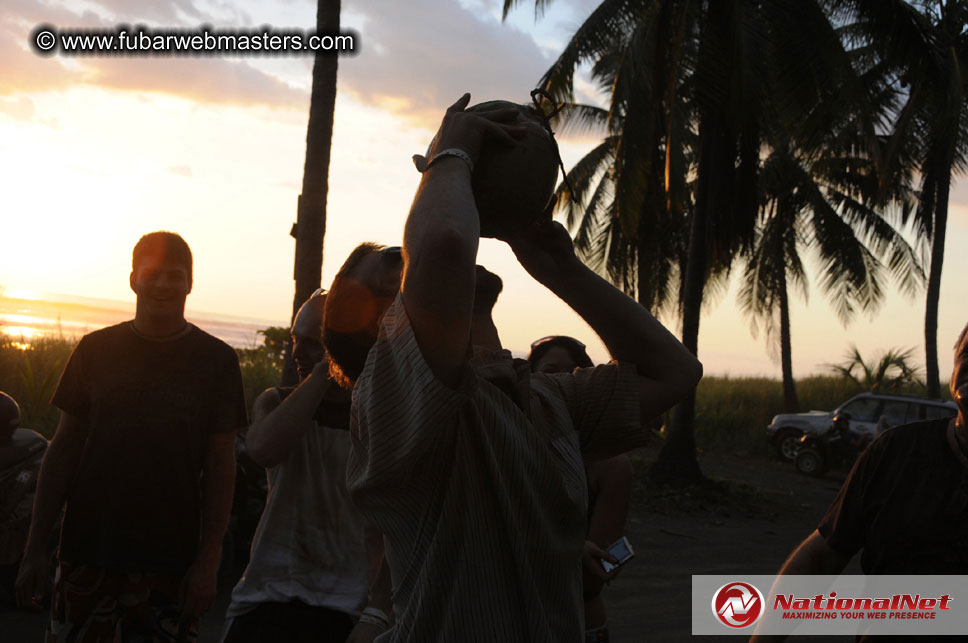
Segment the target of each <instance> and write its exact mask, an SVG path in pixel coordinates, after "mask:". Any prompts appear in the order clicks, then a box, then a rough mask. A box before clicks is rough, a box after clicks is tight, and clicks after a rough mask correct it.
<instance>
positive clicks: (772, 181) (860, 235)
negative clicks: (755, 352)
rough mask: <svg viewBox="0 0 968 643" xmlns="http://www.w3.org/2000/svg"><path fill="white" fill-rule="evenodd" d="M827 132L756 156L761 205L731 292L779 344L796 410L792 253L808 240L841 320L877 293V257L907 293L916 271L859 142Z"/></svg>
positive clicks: (899, 208) (917, 280) (786, 389)
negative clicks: (810, 149) (810, 142)
mask: <svg viewBox="0 0 968 643" xmlns="http://www.w3.org/2000/svg"><path fill="white" fill-rule="evenodd" d="M832 138H834V137H832ZM837 138H840V139H841V140H832V141H830V144H828V145H826V146H824V147H823V148H821V151H820V152H819V153H816V154H814V155H812V156H810V155H808V154H806V153H805V152H804V150H799V151H793V150H791V149H790V147H789V145H786V144H781V145H780V146H779V147H777V148H775V149H773V150H772V153H771V154H770V156H769V157H768V158H767V159H766V161H765V162H764V166H763V172H762V174H761V177H762V181H761V185H762V188H763V195H764V201H765V206H764V207H763V209H762V210H761V215H760V217H761V224H760V226H759V229H758V232H757V239H756V243H755V244H754V245H753V248H752V251H751V253H750V254H749V256H748V258H747V263H746V270H745V274H744V277H743V285H742V287H741V289H740V292H739V297H738V299H739V303H740V306H741V307H742V309H743V310H744V312H746V313H747V314H748V315H749V316H750V317H751V320H752V328H753V330H754V334H755V333H756V330H757V329H758V328H759V327H760V326H762V327H764V328H765V330H766V336H767V341H768V343H769V344H770V345H771V346H772V347H773V348H779V357H780V364H781V371H782V376H783V396H784V412H787V413H793V412H797V411H799V401H798V398H797V394H796V386H795V384H794V380H793V369H792V342H791V338H790V335H791V329H790V326H791V321H790V305H789V294H790V293H789V290H790V287H792V288H793V289H794V290H799V291H800V293H801V294H802V295H803V297H804V298H806V296H807V275H806V270H805V268H804V262H803V260H802V258H801V252H802V251H803V250H807V249H810V250H812V251H813V252H814V253H815V254H816V255H817V256H818V258H819V266H820V273H821V274H820V284H821V288H822V290H823V291H824V292H825V293H826V294H827V295H828V296H829V298H830V302H831V304H832V305H833V306H834V308H835V310H836V313H837V316H838V317H839V318H840V320H841V321H842V322H843V323H844V324H846V323H847V322H849V321H850V319H851V318H852V317H853V316H854V314H855V313H856V312H857V311H865V312H873V311H874V310H876V308H877V307H878V306H879V305H880V304H881V302H882V301H883V296H884V291H883V287H882V273H883V272H884V270H883V268H884V267H885V265H884V263H882V261H881V259H883V260H885V261H886V266H887V267H888V268H889V270H890V271H891V272H892V273H893V276H894V277H895V278H896V280H897V281H898V283H899V285H900V287H901V289H902V290H903V291H904V292H907V293H909V294H913V293H914V291H916V290H917V288H918V287H919V286H920V284H921V283H922V281H923V276H924V273H923V271H922V270H921V266H920V264H919V261H918V256H917V253H916V252H915V250H914V249H913V248H912V247H911V246H910V245H909V244H908V243H907V241H906V240H905V239H904V238H903V236H901V235H900V234H899V233H898V232H897V230H896V229H895V228H894V227H893V225H892V224H891V222H890V221H889V220H888V218H887V217H886V216H884V214H883V213H884V212H885V211H888V212H890V211H891V210H890V209H888V208H878V207H875V204H876V203H877V202H876V201H875V197H876V195H877V175H876V172H875V168H874V163H873V161H872V160H871V159H870V157H869V156H868V155H865V154H859V153H858V152H860V151H861V150H862V148H859V147H856V146H851V145H847V146H843V140H842V137H837ZM838 145H839V146H840V147H841V148H844V149H839V150H838V149H837V147H838ZM902 188H903V186H899V188H898V189H897V193H895V194H894V195H893V200H894V201H895V202H897V203H895V204H887V205H896V208H894V210H893V211H894V213H895V214H896V215H897V216H895V217H892V218H894V219H895V220H900V219H902V218H903V216H902V215H901V213H902V212H903V211H904V206H905V203H904V199H903V190H902Z"/></svg>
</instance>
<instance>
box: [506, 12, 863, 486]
mask: <svg viewBox="0 0 968 643" xmlns="http://www.w3.org/2000/svg"><path fill="white" fill-rule="evenodd" d="M514 4H516V0H505V8H506V9H507V8H509V7H510V6H513V5H514ZM546 4H547V2H546V1H544V0H537V2H536V7H537V8H538V9H539V10H540V9H541V8H542V7H543V6H545V5H546ZM823 9H824V7H823V6H822V3H820V2H802V1H800V2H797V1H794V0H788V1H774V2H768V3H764V2H758V1H756V0H716V1H712V0H710V1H706V2H690V1H688V0H605V1H604V2H603V3H602V4H601V5H599V7H598V8H597V9H595V10H594V11H593V12H592V14H591V15H590V16H589V17H588V19H587V20H586V21H585V23H584V24H583V25H582V26H581V27H579V29H578V31H576V33H575V35H574V36H573V37H572V39H571V41H570V42H569V43H568V45H567V46H566V48H565V50H564V51H563V52H562V54H561V56H559V58H558V60H557V61H556V62H555V64H554V65H553V66H552V68H551V69H549V71H548V72H547V74H546V75H545V78H544V79H543V82H544V84H545V85H546V86H547V87H549V88H550V89H551V90H552V91H553V92H557V95H559V96H560V97H562V98H569V97H570V94H571V87H572V83H573V77H574V73H575V70H576V68H577V67H578V66H579V65H580V64H582V63H584V62H592V63H594V64H595V65H596V70H597V71H601V72H608V73H607V74H602V77H603V78H606V77H608V75H609V74H610V76H611V78H612V79H613V82H612V83H611V85H610V86H609V87H610V89H609V91H610V108H609V110H608V115H609V134H610V135H611V136H613V137H617V138H616V139H615V142H614V144H613V146H612V147H611V148H610V152H611V154H612V161H613V164H612V166H611V168H610V176H609V178H610V180H611V182H612V191H613V194H614V195H616V199H615V200H616V205H615V207H614V212H613V215H614V217H615V218H616V219H617V220H618V222H619V225H620V226H621V231H622V232H623V233H624V234H625V238H626V239H629V238H634V235H632V234H629V231H632V230H634V231H638V230H639V229H640V228H639V227H638V226H637V225H636V224H638V223H639V222H641V221H643V220H645V217H647V216H657V215H660V216H662V217H664V218H665V220H667V221H670V222H673V223H680V224H681V223H682V221H683V220H684V221H685V222H686V224H687V225H688V228H687V229H686V232H685V233H684V234H683V235H682V238H683V240H684V244H683V245H684V246H685V248H686V253H685V256H686V260H685V263H684V264H683V265H681V278H682V281H681V283H682V287H681V291H680V298H679V303H680V307H681V313H682V340H683V344H684V345H685V346H686V347H687V348H688V349H689V350H691V351H692V352H693V353H696V352H697V345H698V334H699V321H700V315H701V311H702V306H703V299H704V294H705V289H706V287H707V284H708V279H709V276H710V274H713V273H714V272H716V269H717V268H720V269H722V268H728V266H730V265H731V263H732V260H733V258H734V257H735V256H736V255H737V253H738V251H740V250H742V249H744V248H748V247H749V246H750V244H751V243H752V241H753V236H754V228H755V222H756V214H757V211H758V199H757V196H758V190H757V180H758V174H759V163H760V149H761V145H762V132H761V122H762V120H763V117H764V110H765V107H766V105H767V104H768V102H769V103H770V104H772V108H773V109H775V110H777V111H779V112H782V113H789V112H792V111H796V110H800V109H809V108H810V106H812V105H814V104H816V103H817V102H818V101H820V100H826V99H829V97H830V95H831V92H830V91H829V89H828V86H832V87H836V88H838V90H839V93H838V100H840V101H841V102H846V103H852V102H853V101H854V100H855V98H854V97H852V96H850V95H849V91H850V90H851V89H852V87H853V86H852V84H851V83H849V82H845V81H843V80H841V79H842V78H843V77H844V76H845V75H846V76H850V75H851V74H852V73H853V72H852V68H851V67H850V61H849V58H848V56H847V55H846V52H845V51H844V49H843V46H842V43H841V40H840V38H839V36H838V35H837V33H836V31H835V30H834V29H833V27H832V26H831V24H830V22H829V20H828V19H827V16H826V15H825V13H824V11H823ZM617 52H618V53H617ZM770 69H775V70H779V71H777V72H776V73H770V72H769V70H770ZM768 80H769V81H771V82H767V81H768ZM600 82H601V80H600ZM602 84H603V85H604V84H606V83H602ZM683 195H686V196H685V198H683ZM676 215H681V217H678V219H677V216H676ZM644 229H645V230H647V231H652V230H663V229H664V228H663V227H662V226H659V225H647V226H645V228H644ZM660 242H661V239H660ZM639 265H642V264H641V256H639ZM640 299H641V297H640ZM694 418H695V398H694V396H690V397H689V398H688V399H686V400H685V401H684V402H683V403H681V404H680V405H679V406H678V407H677V409H676V412H675V415H674V419H673V422H672V424H671V426H670V428H669V432H668V439H667V441H666V443H665V445H664V447H663V449H662V452H661V453H660V456H659V459H658V461H657V462H656V465H655V466H654V467H653V470H652V474H653V476H654V477H655V478H657V479H659V480H669V479H673V478H678V479H684V480H687V481H688V480H695V479H697V478H699V477H701V471H700V470H699V467H698V463H697V461H696V456H695V443H694V438H693V429H694Z"/></svg>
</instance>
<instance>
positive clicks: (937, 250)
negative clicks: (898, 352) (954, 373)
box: [924, 160, 951, 398]
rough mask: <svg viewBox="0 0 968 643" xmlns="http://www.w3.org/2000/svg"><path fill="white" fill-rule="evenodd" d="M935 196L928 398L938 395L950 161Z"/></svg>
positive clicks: (926, 319)
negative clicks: (939, 308)
mask: <svg viewBox="0 0 968 643" xmlns="http://www.w3.org/2000/svg"><path fill="white" fill-rule="evenodd" d="M941 170H942V172H943V173H942V174H941V175H940V176H939V177H938V181H937V185H938V195H937V199H936V202H935V216H934V239H933V240H932V243H931V269H930V271H929V273H928V293H927V300H926V302H925V306H924V352H925V379H926V380H927V386H928V391H927V392H928V397H931V398H940V397H941V380H940V377H939V373H938V299H939V298H940V296H941V267H942V264H943V263H944V240H945V232H946V227H947V225H948V196H949V192H950V189H951V161H950V160H948V161H947V162H946V163H945V164H944V166H943V167H942V168H941Z"/></svg>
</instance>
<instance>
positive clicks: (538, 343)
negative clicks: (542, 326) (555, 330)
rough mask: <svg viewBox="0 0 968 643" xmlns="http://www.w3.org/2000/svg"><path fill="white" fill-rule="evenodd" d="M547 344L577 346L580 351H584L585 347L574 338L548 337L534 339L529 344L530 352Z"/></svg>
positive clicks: (566, 336) (564, 336)
mask: <svg viewBox="0 0 968 643" xmlns="http://www.w3.org/2000/svg"><path fill="white" fill-rule="evenodd" d="M548 342H559V343H566V344H572V345H574V346H577V347H578V348H580V349H581V350H585V345H584V344H582V343H581V342H580V341H578V340H577V339H575V338H574V337H569V336H568V335H548V336H547V337H542V338H541V339H536V340H534V341H533V342H531V350H534V349H536V348H537V347H539V346H541V345H542V344H547V343H548Z"/></svg>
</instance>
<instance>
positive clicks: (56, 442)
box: [17, 411, 88, 609]
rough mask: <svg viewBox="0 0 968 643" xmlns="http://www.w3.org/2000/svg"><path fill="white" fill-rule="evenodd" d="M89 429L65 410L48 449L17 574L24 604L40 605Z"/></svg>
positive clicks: (26, 605)
mask: <svg viewBox="0 0 968 643" xmlns="http://www.w3.org/2000/svg"><path fill="white" fill-rule="evenodd" d="M87 429H88V427H87V423H86V422H85V421H84V420H81V419H79V418H76V417H74V416H73V415H70V414H69V413H66V412H63V411H62V412H61V416H60V422H59V423H58V425H57V431H56V433H54V439H53V440H51V441H50V446H48V447H47V452H46V453H44V461H43V463H42V464H41V466H40V475H39V476H38V478H37V493H36V495H35V496H34V507H33V514H32V515H31V518H30V532H29V533H28V535H27V545H26V547H25V549H24V557H23V562H22V563H21V564H20V571H19V572H18V574H17V602H18V604H19V605H20V606H21V607H26V608H28V609H40V601H41V599H42V598H43V595H44V587H45V584H46V582H47V573H48V568H49V566H50V558H49V555H48V551H49V547H50V537H51V533H52V532H53V529H54V523H55V522H56V521H57V516H58V515H59V514H60V511H61V509H62V508H63V507H64V500H65V499H66V497H67V489H68V486H69V485H70V483H71V479H72V478H73V477H74V472H75V471H77V465H78V463H80V461H81V454H82V453H83V451H84V443H85V442H86V441H87V432H88V431H87Z"/></svg>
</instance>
